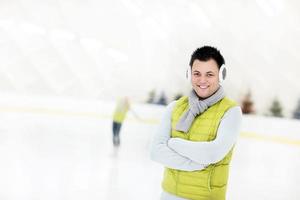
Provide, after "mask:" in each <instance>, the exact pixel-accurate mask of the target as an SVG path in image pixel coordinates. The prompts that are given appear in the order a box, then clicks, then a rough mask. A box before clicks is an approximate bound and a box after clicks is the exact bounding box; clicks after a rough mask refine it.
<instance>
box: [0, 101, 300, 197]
mask: <svg viewBox="0 0 300 200" xmlns="http://www.w3.org/2000/svg"><path fill="white" fill-rule="evenodd" d="M113 107H114V103H113V102H101V101H83V100H81V101H74V100H70V99H49V98H47V99H43V98H26V97H22V98H15V97H5V98H4V97H3V98H1V100H0V123H1V126H0V161H1V164H0V199H1V200H54V199H55V200H82V199H88V200H100V199H101V200H102V199H103V200H118V199H123V200H125V199H126V200H127V199H128V200H141V199H143V200H155V199H159V196H160V192H161V187H160V184H161V180H162V173H163V166H161V165H160V164H158V163H155V162H153V161H151V160H150V159H149V145H150V140H151V137H152V136H153V134H154V132H155V128H156V126H157V120H158V119H159V117H160V114H161V113H162V112H163V107H162V106H153V105H142V104H134V105H133V109H134V110H135V112H136V113H138V114H139V116H140V117H141V118H142V119H143V120H136V119H135V118H134V117H133V115H132V114H131V113H129V116H128V119H127V120H126V122H125V123H124V126H123V128H122V130H121V146H120V148H119V149H114V148H113V147H112V142H111V118H110V115H111V112H112V109H113ZM299 130H300V122H299V121H296V120H283V119H272V118H265V117H255V116H249V117H245V118H244V123H243V131H244V132H245V131H246V132H247V131H248V132H251V133H254V134H257V135H256V137H249V136H247V135H245V134H244V135H243V134H241V136H240V138H239V140H238V143H237V145H236V148H235V152H234V155H233V160H232V165H231V171H230V178H229V185H228V192H227V197H228V198H227V199H229V200H253V199H255V200H266V199H272V200H286V199H289V200H298V199H300V192H299V190H298V186H299V183H300V174H299V169H300V159H299V156H300V142H299V141H300V131H299ZM290 141H294V142H295V143H291V142H290ZM297 141H298V143H297Z"/></svg>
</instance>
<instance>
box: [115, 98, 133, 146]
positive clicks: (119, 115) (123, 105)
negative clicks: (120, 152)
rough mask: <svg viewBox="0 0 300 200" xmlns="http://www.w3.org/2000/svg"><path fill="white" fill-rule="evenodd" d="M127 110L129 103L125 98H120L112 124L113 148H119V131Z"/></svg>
mask: <svg viewBox="0 0 300 200" xmlns="http://www.w3.org/2000/svg"><path fill="white" fill-rule="evenodd" d="M129 109H130V103H129V99H128V98H127V97H124V98H121V99H119V100H118V101H117V105H116V108H115V110H114V114H113V124H112V132H113V145H114V146H115V147H118V146H120V131H121V127H122V124H123V121H124V120H125V118H126V115H127V112H128V110H129Z"/></svg>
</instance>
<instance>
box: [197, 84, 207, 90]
mask: <svg viewBox="0 0 300 200" xmlns="http://www.w3.org/2000/svg"><path fill="white" fill-rule="evenodd" d="M197 86H198V87H199V88H200V89H207V88H208V87H209V86H208V85H197Z"/></svg>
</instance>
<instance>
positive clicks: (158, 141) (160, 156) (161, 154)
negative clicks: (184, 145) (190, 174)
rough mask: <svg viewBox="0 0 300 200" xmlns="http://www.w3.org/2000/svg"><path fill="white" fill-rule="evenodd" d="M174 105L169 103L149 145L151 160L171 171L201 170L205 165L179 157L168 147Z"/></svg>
mask: <svg viewBox="0 0 300 200" xmlns="http://www.w3.org/2000/svg"><path fill="white" fill-rule="evenodd" d="M175 104H176V102H175V101H174V102H172V103H170V104H169V105H168V106H167V110H166V112H165V113H164V115H163V118H162V121H161V123H160V125H159V127H158V130H157V132H156V135H155V136H154V138H153V141H152V144H151V150H150V151H151V152H150V154H151V155H150V156H151V159H152V160H154V161H156V162H159V163H161V164H163V165H164V166H166V167H168V168H172V169H178V170H184V171H195V170H202V169H204V168H205V167H206V165H204V164H199V163H197V162H195V161H192V160H191V159H190V158H187V157H185V156H183V155H180V154H179V153H177V152H176V151H174V150H172V149H171V148H170V147H169V146H168V140H169V139H170V134H171V116H172V110H173V107H174V106H175Z"/></svg>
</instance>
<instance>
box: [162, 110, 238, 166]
mask: <svg viewBox="0 0 300 200" xmlns="http://www.w3.org/2000/svg"><path fill="white" fill-rule="evenodd" d="M241 119H242V112H241V108H240V107H239V106H236V107H233V108H231V109H229V110H228V111H227V112H226V113H225V114H224V116H223V118H222V119H221V122H220V125H219V128H218V131H217V136H216V138H215V140H213V141H209V142H195V141H189V140H184V139H181V138H171V139H170V140H169V141H168V146H169V147H170V148H171V149H173V150H174V151H176V152H177V153H179V154H180V155H183V156H185V157H187V158H189V159H191V160H193V161H195V162H197V163H216V162H218V161H220V160H222V159H223V158H224V157H225V156H226V155H227V153H228V152H229V151H230V150H231V149H232V147H233V145H234V144H235V142H236V140H237V137H238V134H239V130H240V126H241Z"/></svg>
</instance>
